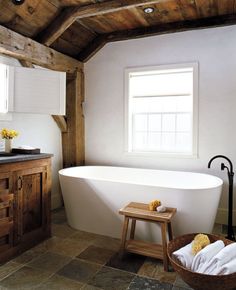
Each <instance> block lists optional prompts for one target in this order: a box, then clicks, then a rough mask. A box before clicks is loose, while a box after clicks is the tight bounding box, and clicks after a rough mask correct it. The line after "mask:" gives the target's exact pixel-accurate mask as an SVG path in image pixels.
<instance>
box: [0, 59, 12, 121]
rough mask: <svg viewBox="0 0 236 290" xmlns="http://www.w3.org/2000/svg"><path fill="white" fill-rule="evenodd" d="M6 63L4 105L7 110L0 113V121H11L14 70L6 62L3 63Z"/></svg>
mask: <svg viewBox="0 0 236 290" xmlns="http://www.w3.org/2000/svg"><path fill="white" fill-rule="evenodd" d="M3 65H6V68H7V71H6V74H7V99H6V102H7V104H6V106H7V108H6V109H7V111H6V113H0V121H11V120H12V113H11V111H12V107H13V85H14V80H13V79H14V70H13V68H12V67H11V66H9V65H8V64H5V63H3Z"/></svg>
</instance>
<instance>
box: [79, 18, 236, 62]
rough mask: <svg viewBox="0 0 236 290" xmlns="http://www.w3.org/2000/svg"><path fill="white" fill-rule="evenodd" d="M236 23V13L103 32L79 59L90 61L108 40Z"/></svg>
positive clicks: (83, 51)
mask: <svg viewBox="0 0 236 290" xmlns="http://www.w3.org/2000/svg"><path fill="white" fill-rule="evenodd" d="M235 24H236V15H235V14H231V15H223V16H215V17H210V18H202V19H197V20H191V21H190V20H186V21H179V22H173V23H165V24H161V25H154V26H150V27H142V28H135V29H131V30H125V31H116V32H113V33H107V34H103V35H101V36H100V37H97V38H96V39H95V40H94V41H93V42H92V43H90V44H89V45H88V46H87V47H86V48H85V49H84V50H82V52H81V53H80V54H79V55H78V57H77V58H78V59H79V60H81V61H83V62H86V61H88V60H89V59H90V58H91V57H92V56H93V55H94V54H95V53H96V52H97V51H98V50H99V49H101V48H102V47H103V46H104V45H105V44H106V42H114V41H120V40H127V39H135V38H141V37H148V36H156V35H161V34H167V33H175V32H182V31H188V30H196V29H205V28H213V27H220V26H227V25H235Z"/></svg>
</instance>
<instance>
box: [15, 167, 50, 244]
mask: <svg viewBox="0 0 236 290" xmlns="http://www.w3.org/2000/svg"><path fill="white" fill-rule="evenodd" d="M16 178H17V187H18V189H17V195H18V198H17V208H18V210H17V211H18V218H17V223H18V225H17V227H18V231H17V232H18V233H17V236H18V237H17V240H18V241H22V239H23V238H24V236H26V235H27V234H30V233H33V232H35V231H36V232H37V230H44V229H45V230H46V224H47V219H46V216H47V208H46V207H47V202H46V201H47V167H37V168H32V169H26V170H22V171H17V174H16Z"/></svg>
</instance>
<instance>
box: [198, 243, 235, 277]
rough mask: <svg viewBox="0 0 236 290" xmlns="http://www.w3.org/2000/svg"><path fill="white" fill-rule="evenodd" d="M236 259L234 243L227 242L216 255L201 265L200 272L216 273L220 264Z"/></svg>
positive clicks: (220, 266) (220, 267)
mask: <svg viewBox="0 0 236 290" xmlns="http://www.w3.org/2000/svg"><path fill="white" fill-rule="evenodd" d="M235 259H236V243H232V244H229V245H228V246H226V247H224V248H223V249H222V250H221V251H219V253H218V254H217V255H215V256H214V257H213V258H212V259H211V260H210V261H209V262H208V263H206V264H205V266H204V267H202V269H201V270H202V271H203V272H202V273H204V274H209V275H217V273H219V272H220V271H221V269H222V266H224V265H225V264H228V263H229V262H230V261H232V260H235Z"/></svg>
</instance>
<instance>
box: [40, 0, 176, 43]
mask: <svg viewBox="0 0 236 290" xmlns="http://www.w3.org/2000/svg"><path fill="white" fill-rule="evenodd" d="M168 1H170V0H119V1H117V0H110V1H107V2H98V3H95V4H90V5H85V6H75V7H67V8H65V9H63V10H62V12H61V14H60V15H59V16H58V17H57V18H56V19H55V20H54V21H53V22H52V23H51V25H49V26H48V27H47V28H46V29H45V30H44V31H42V32H41V33H40V34H39V36H38V37H37V40H38V41H39V42H41V43H44V44H45V45H47V46H50V45H51V44H52V43H53V42H54V41H55V40H56V39H57V38H59V37H60V36H61V34H62V33H63V32H64V31H65V30H66V29H67V28H68V27H69V26H70V25H71V24H72V23H73V22H74V21H75V20H76V19H82V18H85V17H92V16H97V15H102V14H106V13H112V12H116V11H119V10H123V9H128V8H134V7H138V6H142V5H144V4H148V5H151V4H155V3H162V2H163V3H164V2H168Z"/></svg>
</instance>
